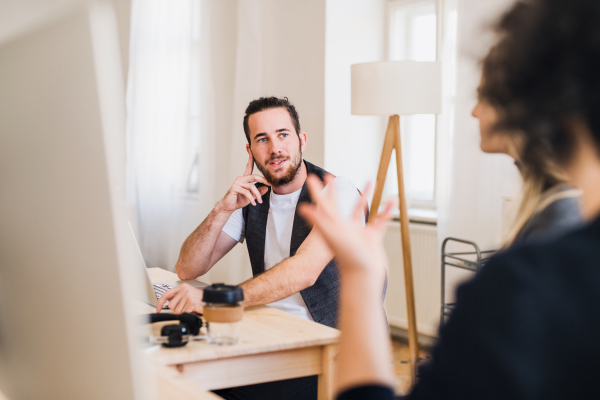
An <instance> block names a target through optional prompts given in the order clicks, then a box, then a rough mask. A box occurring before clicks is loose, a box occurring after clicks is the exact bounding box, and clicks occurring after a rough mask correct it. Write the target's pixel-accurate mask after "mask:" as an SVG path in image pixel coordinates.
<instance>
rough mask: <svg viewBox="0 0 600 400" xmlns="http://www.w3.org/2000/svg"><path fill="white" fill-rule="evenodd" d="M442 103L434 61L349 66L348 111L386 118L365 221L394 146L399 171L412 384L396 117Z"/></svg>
mask: <svg viewBox="0 0 600 400" xmlns="http://www.w3.org/2000/svg"><path fill="white" fill-rule="evenodd" d="M441 103H442V101H441V67H440V63H438V62H424V61H423V62H422V61H386V62H374V63H366V64H355V65H352V114H353V115H386V116H390V117H389V122H388V127H387V132H386V135H385V140H384V142H383V151H382V153H381V161H380V162H379V171H378V172H377V183H376V186H375V193H374V195H373V201H372V203H371V212H370V214H369V219H371V220H372V219H374V218H375V217H376V216H377V212H378V209H379V205H380V203H381V195H382V193H383V186H384V183H385V177H386V174H387V170H388V166H389V164H390V159H391V157H392V150H395V151H396V168H397V170H398V206H399V208H400V236H401V241H402V257H403V262H404V285H405V290H406V306H407V316H408V346H409V351H410V366H411V378H412V384H413V385H414V383H415V372H416V371H415V363H416V361H417V360H418V352H419V348H418V339H417V316H416V311H415V294H414V285H413V274H412V258H411V251H410V236H409V231H408V223H409V222H408V215H407V212H406V196H405V193H404V175H403V172H402V149H401V140H400V117H399V115H411V114H439V113H441Z"/></svg>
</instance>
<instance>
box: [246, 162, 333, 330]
mask: <svg viewBox="0 0 600 400" xmlns="http://www.w3.org/2000/svg"><path fill="white" fill-rule="evenodd" d="M304 164H305V165H306V172H307V173H308V174H315V175H317V176H318V177H319V178H320V179H321V180H322V181H323V180H324V179H325V175H326V174H327V172H326V171H325V170H323V169H322V168H319V167H317V166H315V165H313V164H311V163H309V162H308V161H304ZM257 186H258V185H257ZM270 194H271V189H270V188H269V190H268V191H267V193H265V194H264V195H263V196H262V201H263V202H262V204H260V203H258V202H257V203H256V206H252V205H248V206H246V207H244V208H243V209H242V214H243V216H244V226H245V228H246V234H245V236H246V244H247V246H248V253H249V255H250V263H251V264H252V274H253V275H254V276H256V275H258V274H260V273H262V272H264V271H265V239H266V233H267V217H268V215H269V198H270ZM302 203H312V201H311V198H310V194H309V193H308V188H307V186H306V183H305V184H304V186H302V191H301V192H300V197H299V198H298V204H297V205H296V212H295V214H294V225H293V227H292V241H291V244H290V257H292V256H293V255H294V254H296V251H298V248H299V247H300V245H301V244H302V242H304V240H305V239H306V237H307V236H308V234H309V233H310V231H311V230H312V226H311V225H309V223H308V222H307V221H306V220H305V219H304V218H302V217H301V216H300V214H299V213H298V205H300V204H302ZM339 291H340V280H339V276H338V271H337V266H336V263H335V259H333V260H331V262H330V263H329V264H327V266H326V267H325V269H324V270H323V272H321V275H319V278H318V279H317V281H316V282H315V284H314V285H312V286H310V287H307V288H306V289H304V290H301V291H300V295H301V296H302V298H303V299H304V302H305V303H306V307H307V308H308V311H309V312H310V315H311V316H312V318H313V319H314V320H315V321H316V322H318V323H321V324H323V325H327V326H330V327H336V325H337V317H338V297H339Z"/></svg>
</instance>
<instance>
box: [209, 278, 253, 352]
mask: <svg viewBox="0 0 600 400" xmlns="http://www.w3.org/2000/svg"><path fill="white" fill-rule="evenodd" d="M202 301H203V302H204V320H205V321H206V326H207V331H208V342H209V343H210V344H212V345H216V346H224V345H231V344H236V343H237V342H238V337H239V330H240V321H241V320H242V317H243V316H244V303H243V302H244V291H243V290H242V288H241V287H239V286H230V285H225V284H223V283H215V284H213V285H210V286H207V287H205V288H204V289H203V295H202Z"/></svg>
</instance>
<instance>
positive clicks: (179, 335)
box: [160, 324, 189, 347]
mask: <svg viewBox="0 0 600 400" xmlns="http://www.w3.org/2000/svg"><path fill="white" fill-rule="evenodd" d="M160 334H161V336H166V337H167V343H163V345H164V346H165V347H182V346H185V345H186V344H187V342H188V339H187V338H185V339H184V336H186V335H189V331H188V327H187V326H186V325H185V324H176V325H165V326H163V327H162V329H161V330H160Z"/></svg>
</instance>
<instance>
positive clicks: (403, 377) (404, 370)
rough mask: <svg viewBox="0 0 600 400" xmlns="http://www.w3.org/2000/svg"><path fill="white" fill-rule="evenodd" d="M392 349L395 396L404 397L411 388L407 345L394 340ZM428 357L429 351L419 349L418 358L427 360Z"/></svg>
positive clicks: (399, 340)
mask: <svg viewBox="0 0 600 400" xmlns="http://www.w3.org/2000/svg"><path fill="white" fill-rule="evenodd" d="M392 347H393V352H394V371H395V372H396V394H399V395H405V394H407V393H408V391H409V390H410V388H411V382H410V381H411V379H410V364H409V363H408V360H409V359H410V355H409V352H408V343H407V342H405V341H402V340H401V339H394V340H392ZM429 356H430V352H429V349H423V348H420V349H419V358H424V359H427V358H429Z"/></svg>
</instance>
